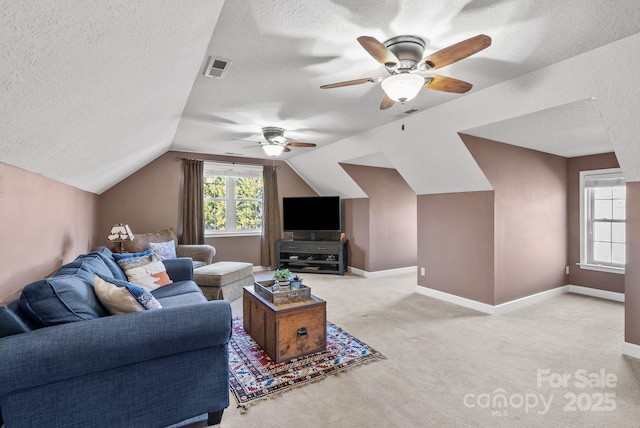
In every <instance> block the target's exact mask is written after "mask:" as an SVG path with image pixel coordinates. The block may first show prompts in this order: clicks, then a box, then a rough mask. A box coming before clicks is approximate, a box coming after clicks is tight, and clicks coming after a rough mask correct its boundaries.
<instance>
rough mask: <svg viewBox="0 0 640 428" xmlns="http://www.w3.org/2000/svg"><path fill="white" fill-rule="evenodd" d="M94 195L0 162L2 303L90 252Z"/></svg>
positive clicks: (0, 285) (0, 289)
mask: <svg viewBox="0 0 640 428" xmlns="http://www.w3.org/2000/svg"><path fill="white" fill-rule="evenodd" d="M97 212H98V196H97V195H94V194H92V193H88V192H85V191H82V190H79V189H76V188H74V187H71V186H67V185H66V184H63V183H60V182H58V181H55V180H51V179H49V178H45V177H43V176H40V175H37V174H34V173H32V172H29V171H26V170H23V169H20V168H16V167H14V166H11V165H8V164H6V163H3V162H0V236H2V242H3V245H2V246H0V260H1V263H2V264H1V268H0V303H7V302H9V301H11V300H13V299H14V298H15V297H17V294H18V293H19V292H20V291H21V290H22V288H24V286H26V285H27V284H29V283H30V282H33V281H35V280H37V279H40V278H43V277H45V276H48V275H50V274H51V273H53V272H54V271H55V270H56V269H57V268H59V267H60V266H61V265H62V264H64V263H67V262H69V261H71V260H73V259H75V258H76V256H77V255H78V254H81V253H84V252H87V251H89V250H91V249H93V247H94V243H95V240H94V229H95V225H96V222H97Z"/></svg>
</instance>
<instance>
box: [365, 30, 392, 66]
mask: <svg viewBox="0 0 640 428" xmlns="http://www.w3.org/2000/svg"><path fill="white" fill-rule="evenodd" d="M358 42H360V44H361V45H362V47H363V48H364V49H365V50H366V51H367V52H369V55H371V56H372V57H373V58H375V60H376V61H378V62H379V63H380V64H382V65H388V64H398V63H400V60H399V59H398V57H397V56H395V55H394V54H393V52H391V51H390V50H389V49H387V47H386V46H385V45H383V44H382V43H380V42H379V41H378V39H376V38H375V37H370V36H360V37H358Z"/></svg>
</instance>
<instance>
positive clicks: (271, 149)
mask: <svg viewBox="0 0 640 428" xmlns="http://www.w3.org/2000/svg"><path fill="white" fill-rule="evenodd" d="M262 136H263V137H264V139H265V140H266V141H258V142H257V143H258V144H259V145H260V146H261V147H262V149H263V150H264V152H265V153H266V154H267V155H269V156H274V157H275V156H278V155H279V154H280V153H282V152H290V151H291V149H290V148H289V147H316V145H315V144H314V143H303V142H302V141H289V140H288V139H287V138H285V137H284V129H283V128H278V127H276V126H266V127H264V128H262ZM239 141H247V140H239Z"/></svg>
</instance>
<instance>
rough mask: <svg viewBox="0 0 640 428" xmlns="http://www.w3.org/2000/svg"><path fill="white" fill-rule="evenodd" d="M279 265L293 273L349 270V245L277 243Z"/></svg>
mask: <svg viewBox="0 0 640 428" xmlns="http://www.w3.org/2000/svg"><path fill="white" fill-rule="evenodd" d="M276 255H277V257H278V260H277V264H278V267H279V268H287V269H289V270H290V271H291V272H310V273H333V274H338V275H344V272H345V271H346V270H347V243H346V242H340V241H286V240H280V241H276Z"/></svg>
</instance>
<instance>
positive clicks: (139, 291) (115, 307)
mask: <svg viewBox="0 0 640 428" xmlns="http://www.w3.org/2000/svg"><path fill="white" fill-rule="evenodd" d="M94 280H95V283H94V288H95V290H96V295H97V296H98V299H100V302H101V303H102V304H103V305H104V307H105V308H107V310H108V311H109V313H110V314H112V315H120V314H127V313H129V312H139V311H144V310H150V309H159V308H161V307H162V305H160V302H158V300H157V299H156V298H155V297H153V296H152V295H151V293H149V292H148V291H147V290H145V289H144V288H142V287H138V286H137V285H134V284H130V283H128V282H126V281H120V280H117V279H114V278H106V277H102V276H100V275H98V274H96V275H95V277H94Z"/></svg>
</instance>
